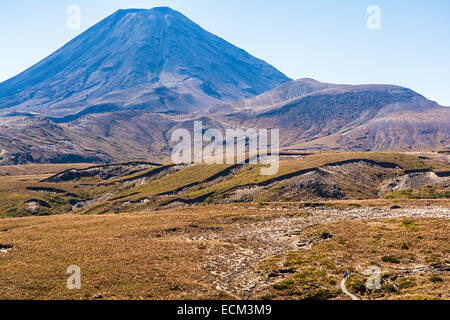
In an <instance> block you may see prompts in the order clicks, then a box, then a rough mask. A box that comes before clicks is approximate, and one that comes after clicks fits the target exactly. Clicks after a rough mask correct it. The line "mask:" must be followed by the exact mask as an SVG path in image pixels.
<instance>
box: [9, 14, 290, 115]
mask: <svg viewBox="0 0 450 320" xmlns="http://www.w3.org/2000/svg"><path fill="white" fill-rule="evenodd" d="M289 80H290V79H289V78H288V77H286V76H285V75H284V74H282V73H281V72H279V71H278V70H276V69H275V68H274V67H272V66H270V65H269V64H267V63H265V62H264V61H262V60H259V59H257V58H255V57H253V56H251V55H249V54H248V53H247V52H245V51H244V50H242V49H239V48H237V47H235V46H233V45H232V44H230V43H228V42H226V41H225V40H223V39H221V38H219V37H217V36H215V35H213V34H211V33H209V32H207V31H205V30H204V29H202V28H201V27H200V26H198V25H197V24H195V23H194V22H192V21H191V20H189V19H188V18H186V17H185V16H184V15H182V14H181V13H179V12H177V11H175V10H172V9H170V8H167V7H158V8H153V9H150V10H145V9H129V10H119V11H117V12H116V13H114V14H112V15H111V16H109V17H108V18H106V19H104V20H102V21H101V22H99V23H97V24H96V25H94V26H93V27H91V28H90V29H88V30H87V31H86V32H84V33H82V34H81V35H80V36H78V37H76V38H75V39H73V40H72V41H70V42H69V43H68V44H66V45H65V46H63V47H62V48H61V49H59V50H58V51H56V52H55V53H53V54H52V55H50V56H49V57H47V58H46V59H44V60H42V61H41V62H39V63H37V64H36V65H34V66H32V67H31V68H30V69H28V70H26V71H24V72H22V73H21V74H19V75H17V76H16V77H13V78H11V79H9V80H7V81H5V82H3V83H0V112H1V113H2V114H5V113H11V112H27V113H37V114H41V115H46V116H55V117H65V116H68V115H73V114H76V113H79V112H82V111H83V110H84V109H86V108H93V107H96V108H99V109H102V110H105V111H107V110H111V111H116V110H124V109H134V110H147V111H151V112H154V111H168V110H178V111H182V112H190V111H193V110H201V109H204V108H206V107H210V106H211V105H214V104H217V103H219V102H221V101H232V100H240V99H243V98H248V97H252V96H255V95H257V94H260V93H263V92H265V91H267V90H270V89H272V88H275V87H277V86H278V85H280V84H282V83H284V82H288V81H289ZM1 113H0V114H1Z"/></svg>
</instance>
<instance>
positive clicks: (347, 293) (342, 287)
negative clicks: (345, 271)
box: [341, 275, 359, 300]
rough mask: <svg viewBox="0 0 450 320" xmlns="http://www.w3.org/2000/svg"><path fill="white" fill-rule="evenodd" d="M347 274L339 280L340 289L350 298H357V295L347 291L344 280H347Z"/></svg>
mask: <svg viewBox="0 0 450 320" xmlns="http://www.w3.org/2000/svg"><path fill="white" fill-rule="evenodd" d="M348 277H349V275H346V276H345V277H344V278H343V279H342V281H341V290H342V292H344V293H345V294H346V295H348V296H349V297H350V298H352V300H359V298H358V297H357V296H355V295H354V294H351V293H350V291H348V289H347V286H346V285H345V282H347V280H348Z"/></svg>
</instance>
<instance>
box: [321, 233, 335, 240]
mask: <svg viewBox="0 0 450 320" xmlns="http://www.w3.org/2000/svg"><path fill="white" fill-rule="evenodd" d="M333 237H334V234H331V233H328V232H324V233H322V234H321V235H320V239H323V240H328V239H331V238H333Z"/></svg>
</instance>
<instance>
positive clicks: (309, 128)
mask: <svg viewBox="0 0 450 320" xmlns="http://www.w3.org/2000/svg"><path fill="white" fill-rule="evenodd" d="M213 113H216V114H218V115H219V118H223V119H224V120H225V119H226V121H227V123H232V124H233V125H235V126H246V127H255V128H280V130H281V136H283V141H282V145H283V146H284V147H287V148H292V149H300V150H350V151H382V150H411V149H429V148H446V147H448V146H449V145H450V108H448V107H442V106H440V105H438V104H437V103H435V102H432V101H430V100H428V99H426V98H424V97H423V96H421V95H420V94H418V93H416V92H414V91H412V90H410V89H407V88H403V87H399V86H393V85H334V84H329V83H321V82H318V81H316V80H313V79H299V80H297V81H293V82H289V83H286V84H283V85H281V86H279V87H277V88H275V89H273V90H271V91H268V92H266V93H264V94H261V95H260V96H257V97H255V98H250V99H246V100H243V101H238V102H233V103H229V104H225V105H223V106H222V108H221V106H217V107H215V108H214V109H213Z"/></svg>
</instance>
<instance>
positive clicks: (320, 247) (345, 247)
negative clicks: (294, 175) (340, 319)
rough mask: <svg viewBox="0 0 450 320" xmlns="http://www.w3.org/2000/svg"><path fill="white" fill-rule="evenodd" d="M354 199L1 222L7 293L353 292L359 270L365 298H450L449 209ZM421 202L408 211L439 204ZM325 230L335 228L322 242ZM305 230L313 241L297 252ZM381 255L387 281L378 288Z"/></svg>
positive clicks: (0, 294) (285, 295)
mask: <svg viewBox="0 0 450 320" xmlns="http://www.w3.org/2000/svg"><path fill="white" fill-rule="evenodd" d="M396 203H397V204H398V202H396ZM354 204H355V203H342V202H337V203H336V207H335V208H329V209H323V210H320V212H318V210H317V209H304V208H299V206H298V205H292V206H285V207H281V206H268V207H264V208H261V207H257V206H245V207H244V206H240V205H222V206H210V207H201V208H184V209H171V210H166V211H160V212H157V213H127V214H118V215H102V216H98V215H90V216H81V215H73V214H69V215H58V216H47V217H26V218H10V219H3V220H0V243H1V244H3V245H6V244H8V245H11V246H12V249H11V251H9V252H7V253H0V274H1V275H2V276H1V277H0V299H228V298H253V299H348V297H347V296H346V295H344V294H343V293H342V292H341V291H340V288H339V282H340V280H341V278H342V276H343V273H344V272H345V271H346V270H351V269H352V270H354V273H353V275H352V277H351V278H350V279H349V281H348V285H349V289H350V290H352V291H353V292H354V293H356V294H357V295H359V296H360V297H361V298H363V299H386V298H388V299H424V298H426V299H448V298H449V296H448V283H449V282H448V281H449V273H448V258H449V249H450V248H449V245H448V243H449V241H448V240H449V239H448V236H449V231H450V230H449V224H448V218H447V219H443V218H436V217H435V218H405V217H398V218H376V217H378V216H377V215H376V214H375V215H373V216H374V217H375V219H369V220H366V219H365V217H366V216H367V215H366V216H363V215H365V214H367V212H372V211H376V212H380V213H383V212H384V213H383V214H384V215H379V217H387V216H389V215H391V214H392V215H393V216H394V214H393V213H392V212H393V211H392V210H393V209H390V208H391V206H392V204H393V202H389V201H387V200H385V201H383V202H377V203H375V202H372V203H362V204H363V205H364V206H365V207H366V209H367V210H368V211H367V210H366V209H362V208H361V207H360V208H358V209H355V208H354V207H353V205H354ZM412 204H413V203H412V202H410V203H409V204H408V202H403V203H402V206H404V208H405V209H404V210H405V211H404V212H402V213H400V215H403V214H407V213H406V212H408V210H424V212H423V214H424V215H427V212H432V210H430V209H429V205H430V203H424V204H423V206H421V205H419V208H421V209H417V208H418V207H417V205H418V204H417V203H414V204H413V205H412ZM433 205H434V206H437V208H441V209H440V210H441V211H442V210H444V212H445V209H442V208H448V206H449V203H448V200H440V202H436V203H434V204H433ZM336 208H340V209H336ZM365 210H366V211H367V212H366V211H365ZM394 211H395V210H394ZM336 212H337V214H336ZM348 214H350V215H352V216H354V215H361V216H360V217H357V218H355V217H354V218H353V220H352V221H349V220H348V217H347V215H348ZM330 219H331V220H330ZM355 219H356V220H355ZM326 221H332V222H326ZM333 221H334V222H333ZM317 223H319V225H318V226H314V225H315V224H317ZM303 226H304V228H302V227H303ZM267 230H272V231H273V232H272V233H269V232H268V231H267ZM298 230H299V231H298ZM325 232H326V233H329V234H332V235H333V237H332V238H331V239H328V240H323V241H320V240H318V239H320V235H321V234H323V233H325ZM286 234H289V237H286ZM318 236H319V237H318ZM304 239H311V247H310V248H308V249H301V250H299V248H297V247H296V245H295V244H296V243H297V242H298V241H302V240H304ZM446 263H447V269H446V270H445V265H446ZM371 264H374V265H378V266H380V268H381V270H382V289H381V290H376V291H373V292H368V291H367V290H364V289H363V288H364V287H363V285H362V284H363V283H364V281H365V279H366V278H367V276H365V275H363V272H364V270H365V269H366V268H367V267H368V266H370V265H371ZM69 265H77V266H79V267H80V268H81V274H82V288H81V290H68V289H67V287H66V280H67V278H68V275H67V274H66V269H67V267H68V266H69ZM420 266H422V267H424V269H420V268H419V267H420ZM414 268H416V269H417V268H419V269H418V270H421V271H417V272H416V271H414V270H415V269H414ZM439 268H441V269H439ZM442 268H444V269H442ZM402 270H403V271H402ZM248 283H250V285H246V286H244V284H248Z"/></svg>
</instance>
